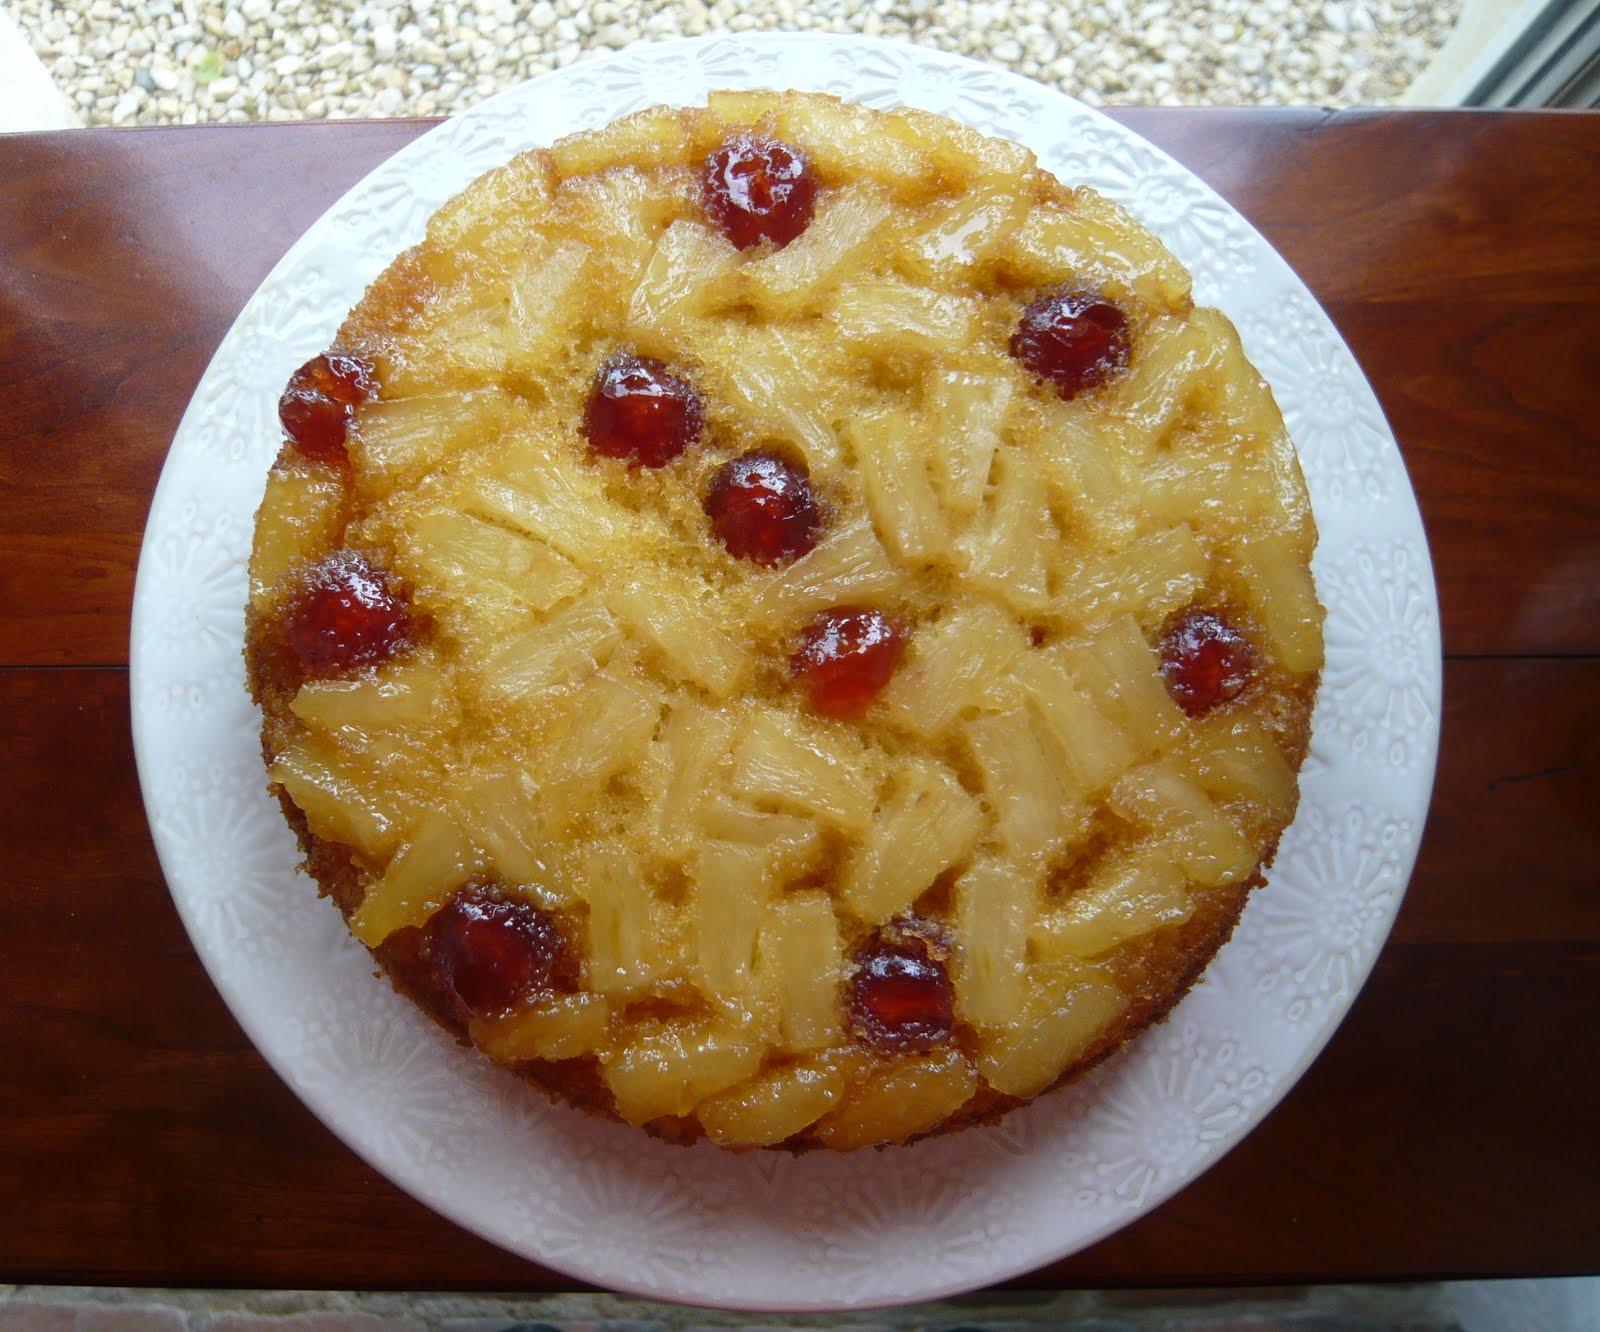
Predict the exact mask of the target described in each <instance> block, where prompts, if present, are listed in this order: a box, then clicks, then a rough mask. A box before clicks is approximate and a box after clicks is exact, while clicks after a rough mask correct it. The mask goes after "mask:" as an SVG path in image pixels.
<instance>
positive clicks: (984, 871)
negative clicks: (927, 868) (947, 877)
mask: <svg viewBox="0 0 1600 1332" xmlns="http://www.w3.org/2000/svg"><path fill="white" fill-rule="evenodd" d="M1042 884H1043V879H1042V877H1041V875H1040V873H1039V872H1038V871H1036V870H1034V871H1030V870H1027V869H1025V868H1023V867H1022V866H1019V865H1013V864H1006V863H1005V862H1003V861H999V860H994V859H990V858H984V859H981V860H979V861H978V862H977V863H976V864H974V865H973V866H972V867H971V868H970V869H968V870H967V872H966V873H965V874H963V875H962V876H961V877H960V878H959V879H957V880H956V884H955V899H956V928H957V930H958V931H959V932H960V946H959V947H958V949H957V950H956V959H955V960H956V966H955V985H956V1005H957V1008H958V1010H959V1011H960V1013H961V1015H962V1016H963V1017H964V1018H965V1019H966V1020H967V1021H968V1022H972V1023H977V1024H984V1023H991V1024H994V1025H996V1026H1003V1025H1005V1024H1006V1023H1008V1022H1011V1021H1014V1020H1015V1019H1016V1017H1017V1015H1018V1014H1019V1013H1021V1011H1022V1008H1023V1002H1024V1000H1025V999H1026V997H1027V973H1026V970H1025V966H1026V963H1027V955H1028V926H1029V925H1030V924H1031V923H1032V921H1033V917H1034V913H1035V911H1036V909H1037V907H1038V903H1039V896H1040V889H1041V886H1042Z"/></svg>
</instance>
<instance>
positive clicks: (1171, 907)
mask: <svg viewBox="0 0 1600 1332" xmlns="http://www.w3.org/2000/svg"><path fill="white" fill-rule="evenodd" d="M1188 889H1189V882H1188V879H1187V877H1186V876H1185V875H1184V872H1183V871H1182V870H1181V869H1179V868H1178V866H1177V865H1176V864H1175V863H1174V862H1173V859H1172V855H1171V853H1170V852H1168V851H1167V850H1165V849H1163V848H1161V847H1159V846H1153V847H1140V848H1138V849H1136V850H1134V851H1132V852H1113V853H1111V854H1110V855H1108V856H1107V857H1106V858H1105V860H1103V861H1102V862H1101V863H1100V864H1099V865H1097V866H1096V867H1095V869H1094V872H1093V873H1092V874H1091V875H1090V877H1089V881H1088V882H1087V883H1086V884H1084V885H1083V887H1082V888H1080V889H1079V890H1078V891H1077V892H1075V893H1073V894H1072V896H1071V897H1069V898H1068V899H1067V901H1066V902H1065V903H1064V904H1063V905H1061V906H1059V907H1057V908H1055V909H1054V910H1053V911H1051V912H1050V913H1049V914H1048V915H1046V916H1044V917H1042V918H1041V919H1040V920H1039V921H1038V923H1037V924H1036V925H1035V927H1034V932H1033V939H1034V944H1035V946H1036V947H1037V948H1038V949H1039V952H1040V954H1041V955H1043V956H1045V957H1068V956H1070V957H1083V958H1090V957H1099V956H1100V955H1101V954H1102V953H1108V952H1110V951H1111V950H1112V949H1113V948H1115V947H1117V945H1118V944H1123V943H1126V942H1127V941H1128V940H1129V939H1138V938H1142V937H1143V936H1144V935H1146V934H1149V933H1151V932H1152V931H1154V930H1158V929H1162V928H1164V927H1165V926H1168V925H1179V924H1182V923H1183V922H1184V921H1186V920H1188V919H1189V917H1190V915H1192V914H1193V912H1194V905H1193V903H1192V902H1191V901H1190V900H1189V891H1188Z"/></svg>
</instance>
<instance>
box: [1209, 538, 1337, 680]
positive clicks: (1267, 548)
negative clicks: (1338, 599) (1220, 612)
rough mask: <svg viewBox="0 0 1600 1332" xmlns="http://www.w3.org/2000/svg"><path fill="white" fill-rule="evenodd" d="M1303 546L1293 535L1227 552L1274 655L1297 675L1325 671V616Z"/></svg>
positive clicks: (1244, 543)
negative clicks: (1323, 627) (1236, 569)
mask: <svg viewBox="0 0 1600 1332" xmlns="http://www.w3.org/2000/svg"><path fill="white" fill-rule="evenodd" d="M1305 544H1306V542H1305V541H1304V540H1303V539H1301V538H1299V537H1297V536H1295V535H1291V534H1289V533H1273V534H1271V535H1268V536H1258V537H1253V538H1251V539H1250V540H1249V541H1241V542H1239V543H1238V544H1237V545H1235V546H1233V547H1232V548H1231V550H1230V551H1229V554H1230V555H1231V556H1232V558H1233V561H1234V564H1235V565H1236V566H1237V568H1238V571H1239V575H1240V577H1241V578H1242V579H1243V581H1244V590H1245V597H1246V599H1247V600H1248V601H1249V603H1250V609H1251V610H1253V611H1254V612H1255V613H1256V617H1257V618H1258V619H1259V620H1260V621H1261V624H1262V627H1263V628H1264V629H1265V630H1266V633H1267V642H1268V645H1269V646H1270V647H1271V649H1272V654H1273V655H1274V656H1275V657H1276V658H1277V659H1278V663H1279V665H1281V666H1282V667H1283V668H1284V670H1286V671H1288V672H1290V673H1291V674H1293V675H1306V674H1309V673H1310V672H1312V671H1315V670H1319V669H1320V668H1321V666H1322V617H1323V612H1322V607H1321V606H1319V605H1318V604H1317V589H1316V586H1315V585H1314V584H1313V583H1312V581H1311V572H1310V570H1309V569H1307V568H1306V567H1305V564H1304V562H1303V560H1304V550H1303V547H1304V546H1305Z"/></svg>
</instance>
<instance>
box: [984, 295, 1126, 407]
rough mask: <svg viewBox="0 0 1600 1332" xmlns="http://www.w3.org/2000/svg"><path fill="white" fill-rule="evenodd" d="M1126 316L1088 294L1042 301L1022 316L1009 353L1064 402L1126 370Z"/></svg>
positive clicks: (1039, 300)
mask: <svg viewBox="0 0 1600 1332" xmlns="http://www.w3.org/2000/svg"><path fill="white" fill-rule="evenodd" d="M1128 350H1129V337H1128V317H1127V316H1126V315H1125V314H1123V313H1122V311H1121V310H1119V309H1117V307H1116V306H1114V305H1112V304H1110V302H1108V301H1103V300H1101V299H1100V298H1099V297H1098V296H1096V295H1093V294H1092V293H1090V292H1083V291H1058V292H1053V293H1051V294H1050V295H1048V296H1041V297H1039V299H1038V300H1036V301H1034V302H1033V304H1031V305H1029V306H1028V307H1027V308H1026V309H1025V310H1023V312H1022V318H1021V320H1020V321H1019V322H1018V324H1017V331H1016V332H1015V333H1013V334H1012V335H1011V354H1012V355H1013V356H1014V357H1016V358H1017V360H1019V361H1021V362H1022V364H1023V365H1025V366H1027V368H1028V369H1029V370H1031V371H1032V372H1033V373H1034V374H1036V375H1038V376H1039V377H1040V378H1041V379H1046V380H1049V382H1050V383H1051V384H1052V385H1053V386H1054V387H1055V390H1056V392H1057V393H1059V394H1060V395H1061V397H1062V398H1064V399H1070V398H1075V397H1077V395H1078V394H1080V393H1082V392H1083V391H1084V390H1085V389H1092V388H1098V387H1099V386H1100V385H1101V384H1103V383H1105V382H1106V380H1108V379H1110V378H1111V377H1112V376H1113V375H1115V374H1118V373H1120V372H1121V371H1122V370H1124V369H1126V368H1127V364H1128Z"/></svg>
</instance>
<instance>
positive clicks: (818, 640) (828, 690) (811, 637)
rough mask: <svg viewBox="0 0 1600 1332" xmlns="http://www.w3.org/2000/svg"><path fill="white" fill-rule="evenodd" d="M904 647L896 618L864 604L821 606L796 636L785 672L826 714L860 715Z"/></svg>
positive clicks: (812, 702)
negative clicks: (798, 639)
mask: <svg viewBox="0 0 1600 1332" xmlns="http://www.w3.org/2000/svg"><path fill="white" fill-rule="evenodd" d="M905 648H906V634H905V630H904V628H902V627H901V625H900V623H899V621H897V620H895V619H892V618H891V617H890V616H888V615H885V614H884V613H883V612H882V611H878V610H869V609H867V608H866V607H863V606H836V607H834V608H833V609H832V610H825V611H823V612H822V613H821V614H820V615H818V616H817V617H816V618H815V619H814V620H812V621H811V623H810V624H808V625H807V626H806V627H805V629H804V630H803V631H802V632H801V634H800V648H799V650H798V651H797V652H796V653H795V654H794V656H793V657H791V658H790V659H789V671H790V673H791V674H792V675H793V676H794V678H795V679H796V680H798V681H799V682H800V683H801V684H802V685H804V686H805V689H806V692H807V695H808V696H809V698H810V700H811V707H812V710H813V711H815V712H820V713H822V714H823V715H824V716H828V717H843V718H851V717H859V716H861V714H862V713H864V712H865V711H866V710H867V708H868V707H870V706H871V705H872V701H873V699H875V698H877V696H878V694H879V692H880V691H881V690H882V689H883V687H884V685H886V684H888V683H889V677H890V676H891V675H893V674H894V668H895V667H896V666H898V665H899V664H900V658H901V656H902V655H903V654H904V652H905Z"/></svg>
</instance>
